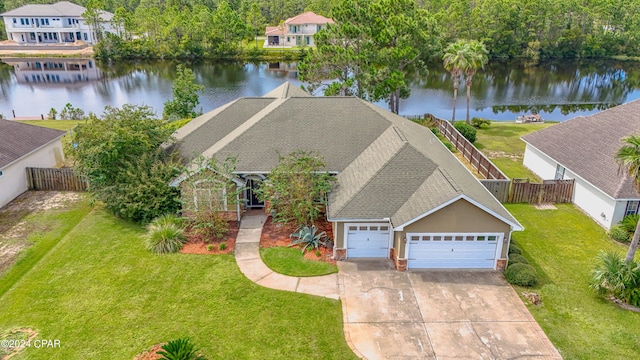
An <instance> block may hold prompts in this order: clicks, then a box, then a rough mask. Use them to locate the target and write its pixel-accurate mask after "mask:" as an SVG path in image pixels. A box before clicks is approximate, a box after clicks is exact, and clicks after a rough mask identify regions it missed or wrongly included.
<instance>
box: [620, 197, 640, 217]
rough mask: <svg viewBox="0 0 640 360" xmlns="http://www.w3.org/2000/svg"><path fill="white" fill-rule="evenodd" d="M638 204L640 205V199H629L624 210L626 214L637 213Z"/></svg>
mask: <svg viewBox="0 0 640 360" xmlns="http://www.w3.org/2000/svg"><path fill="white" fill-rule="evenodd" d="M638 206H640V201H638V200H629V201H627V208H626V209H625V210H624V216H627V215H631V214H637V213H638Z"/></svg>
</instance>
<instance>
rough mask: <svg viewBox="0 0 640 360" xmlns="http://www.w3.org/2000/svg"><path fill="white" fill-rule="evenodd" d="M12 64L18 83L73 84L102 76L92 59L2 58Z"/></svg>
mask: <svg viewBox="0 0 640 360" xmlns="http://www.w3.org/2000/svg"><path fill="white" fill-rule="evenodd" d="M2 61H3V62H4V63H5V64H7V65H11V66H13V72H14V74H15V78H16V81H17V82H18V83H19V84H35V85H49V84H60V83H63V84H75V83H77V82H88V81H96V80H99V79H100V78H101V77H102V71H100V69H98V67H97V66H96V64H95V60H93V59H66V58H56V59H39V58H38V59H27V58H24V59H23V58H20V59H17V58H13V59H2Z"/></svg>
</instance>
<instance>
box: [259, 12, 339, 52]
mask: <svg viewBox="0 0 640 360" xmlns="http://www.w3.org/2000/svg"><path fill="white" fill-rule="evenodd" d="M333 23H334V21H333V20H331V19H329V18H327V17H324V16H322V15H318V14H316V13H314V12H312V11H307V12H305V13H303V14H300V15H297V16H294V17H292V18H288V19H287V20H285V21H284V22H283V23H282V24H280V25H278V26H267V29H266V31H265V35H266V36H267V39H266V40H265V42H264V47H265V48H277V47H285V48H290V47H293V46H315V43H314V41H313V35H315V33H317V32H318V31H320V30H322V29H324V28H326V27H327V25H328V24H333Z"/></svg>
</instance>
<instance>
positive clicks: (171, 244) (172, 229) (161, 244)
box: [145, 215, 186, 254]
mask: <svg viewBox="0 0 640 360" xmlns="http://www.w3.org/2000/svg"><path fill="white" fill-rule="evenodd" d="M147 230H148V232H147V234H146V235H145V238H146V240H147V248H148V249H149V250H150V251H152V252H154V253H157V254H167V253H174V252H178V251H179V250H180V249H182V245H184V243H185V241H186V238H185V236H184V227H183V226H182V225H181V219H180V218H178V217H176V216H175V215H163V216H160V217H158V218H156V219H154V220H153V221H152V222H151V223H150V224H149V225H148V226H147Z"/></svg>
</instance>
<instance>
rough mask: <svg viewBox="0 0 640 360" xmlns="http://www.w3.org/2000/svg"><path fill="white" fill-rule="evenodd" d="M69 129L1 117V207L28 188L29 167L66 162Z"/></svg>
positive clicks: (55, 165) (56, 164)
mask: <svg viewBox="0 0 640 360" xmlns="http://www.w3.org/2000/svg"><path fill="white" fill-rule="evenodd" d="M64 134H65V132H64V131H60V130H54V129H48V128H44V127H40V126H34V125H27V124H22V123H19V122H15V121H11V120H3V119H0V207H2V206H5V205H6V204H7V203H9V202H10V201H11V200H13V199H15V198H16V197H17V196H18V195H20V194H22V193H23V192H25V191H27V189H28V188H29V185H28V182H27V172H26V170H25V168H27V167H59V166H62V165H63V163H64V155H63V152H62V142H61V140H60V139H61V138H62V137H63V136H64Z"/></svg>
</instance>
